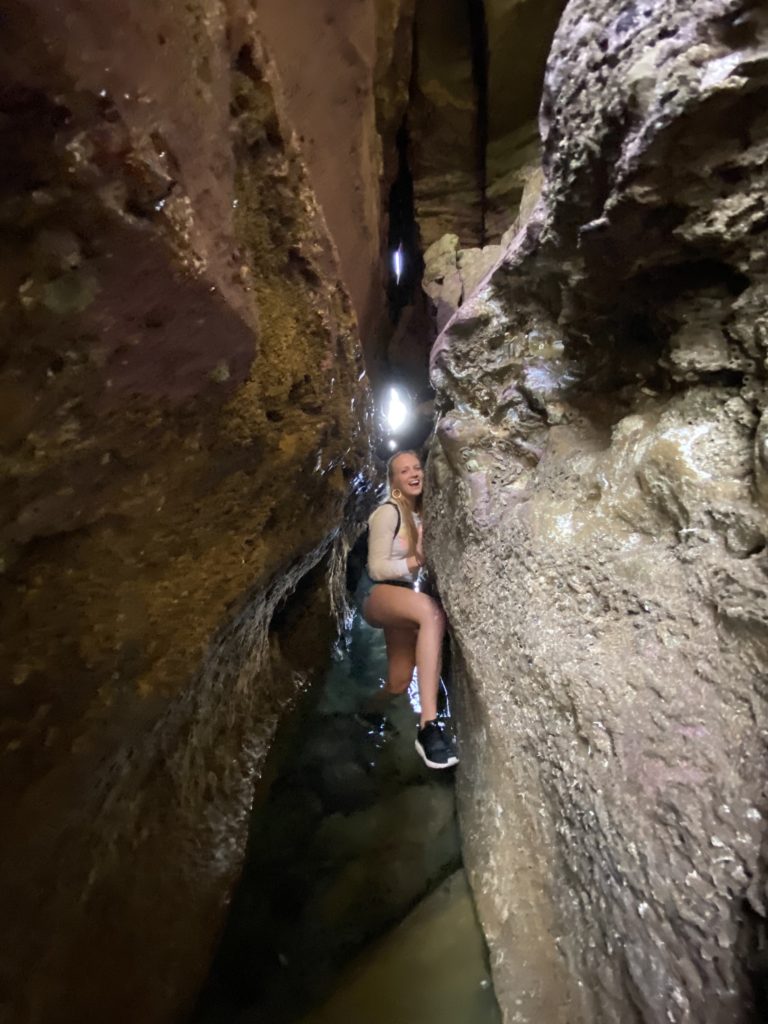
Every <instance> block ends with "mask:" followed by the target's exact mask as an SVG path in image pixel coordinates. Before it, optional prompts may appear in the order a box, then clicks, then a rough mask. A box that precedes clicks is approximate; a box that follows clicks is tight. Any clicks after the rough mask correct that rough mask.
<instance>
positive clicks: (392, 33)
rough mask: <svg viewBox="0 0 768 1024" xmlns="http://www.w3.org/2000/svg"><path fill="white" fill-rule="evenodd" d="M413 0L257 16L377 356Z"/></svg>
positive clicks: (306, 4)
mask: <svg viewBox="0 0 768 1024" xmlns="http://www.w3.org/2000/svg"><path fill="white" fill-rule="evenodd" d="M414 2H415V0H364V2H362V3H361V2H359V0H343V2H341V3H339V0H299V2H298V3H292V4H291V8H290V16H287V11H286V6H285V3H284V2H282V0H258V4H257V7H258V12H259V23H260V25H261V28H262V31H263V32H264V36H265V40H266V43H267V45H268V47H269V50H270V53H271V55H272V57H273V59H274V61H275V64H276V66H277V70H278V72H279V74H280V79H281V81H282V83H283V87H284V93H285V104H286V112H287V114H288V116H289V117H290V120H291V123H292V124H293V125H294V127H295V129H296V131H297V133H298V134H299V136H300V142H301V149H302V153H303V155H304V158H305V160H306V162H307V165H308V169H309V175H310V180H311V182H312V185H313V188H314V190H315V192H316V195H317V198H318V201H319V203H320V206H321V207H322V210H323V214H324V216H325V219H326V222H327V224H328V227H329V230H330V232H331V234H332V236H333V238H334V241H335V243H336V246H337V248H338V252H339V259H340V263H341V270H342V273H343V276H344V281H345V283H346V284H347V287H348V288H349V292H350V296H351V298H352V303H353V306H354V308H355V312H356V314H357V319H358V323H359V325H360V331H361V336H362V339H363V342H364V344H365V345H366V358H367V362H368V364H369V365H370V366H375V363H376V356H377V353H376V352H375V350H374V349H375V343H376V341H377V339H378V335H377V331H378V329H379V327H380V323H379V322H380V320H381V319H382V316H383V313H384V302H385V293H384V278H385V276H386V274H387V273H388V270H387V265H386V262H385V259H384V251H383V246H384V241H385V239H384V234H383V225H382V200H383V199H384V198H385V197H386V193H387V191H388V189H389V185H390V184H391V183H392V180H393V178H394V176H395V174H396V171H397V167H396V162H395V163H393V158H394V155H395V144H394V140H395V133H396V131H397V129H398V127H399V125H400V122H401V121H402V118H403V114H404V111H405V104H406V101H407V84H408V81H409V78H410V63H411V51H412V33H413V26H412V22H413V7H414Z"/></svg>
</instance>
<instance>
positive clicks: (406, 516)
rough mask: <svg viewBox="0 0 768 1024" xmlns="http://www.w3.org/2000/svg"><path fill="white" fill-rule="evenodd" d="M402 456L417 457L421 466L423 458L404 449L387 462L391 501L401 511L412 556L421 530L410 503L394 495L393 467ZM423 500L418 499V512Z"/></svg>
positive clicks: (420, 496)
mask: <svg viewBox="0 0 768 1024" xmlns="http://www.w3.org/2000/svg"><path fill="white" fill-rule="evenodd" d="M401 455H413V456H415V458H417V459H418V460H419V464H421V456H420V455H419V453H418V452H415V451H414V450H413V448H403V449H402V451H399V452H395V454H394V455H392V456H391V457H390V458H389V460H388V461H387V483H388V484H389V500H390V501H394V502H395V504H396V505H397V507H398V508H399V509H400V520H401V522H402V523H403V524H404V525H405V532H406V534H407V535H408V555H409V556H410V555H415V554H416V547H417V544H418V541H419V528H418V527H417V525H416V520H415V519H414V518H413V512H412V510H411V506H410V505H409V503H408V502H407V501H406V500H405V498H404V497H403V496H402V494H401V495H400V497H399V498H397V497H395V495H394V494H393V493H392V473H393V466H394V464H395V459H399V458H400V456H401ZM395 490H397V488H395ZM421 499H422V495H421V494H420V495H419V496H418V498H417V499H416V511H417V512H421Z"/></svg>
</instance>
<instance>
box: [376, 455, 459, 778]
mask: <svg viewBox="0 0 768 1024" xmlns="http://www.w3.org/2000/svg"><path fill="white" fill-rule="evenodd" d="M387 477H388V480H389V498H388V499H387V501H385V502H384V504H382V505H379V507H378V508H377V509H376V511H375V512H374V513H373V514H372V515H371V517H370V519H369V520H368V577H369V587H370V589H369V591H368V593H367V594H366V595H365V596H364V598H363V601H362V605H361V610H362V613H363V618H364V619H365V621H366V622H367V623H368V624H369V625H370V626H375V627H377V628H380V629H383V630H384V637H385V639H386V643H387V662H388V672H387V682H386V686H385V688H384V692H385V693H386V694H389V695H395V694H398V693H403V691H404V690H407V689H408V685H409V683H410V681H411V677H412V675H413V669H414V667H416V668H417V669H418V675H419V698H420V702H421V718H420V721H419V729H418V732H417V733H416V750H417V751H418V753H419V754H420V755H421V757H422V759H423V760H424V763H425V764H426V765H427V766H428V767H429V768H450V767H451V766H452V765H454V764H457V763H458V760H459V759H458V757H457V756H456V753H455V751H454V749H453V746H452V744H451V742H450V740H449V739H448V738H447V737H446V736H444V735H443V731H442V728H441V725H440V723H439V722H438V720H437V691H438V685H439V680H440V656H441V648H442V644H443V635H444V633H445V614H444V613H443V610H442V608H441V607H440V605H439V604H438V603H437V601H435V599H434V598H432V597H429V596H428V595H427V594H422V593H419V592H418V591H417V590H415V589H414V586H415V583H416V579H417V577H418V572H419V569H420V568H421V566H422V565H424V551H423V547H422V535H421V517H420V514H419V513H420V511H421V501H422V490H423V486H424V473H423V471H422V468H421V462H420V460H419V457H418V455H417V454H416V452H413V451H403V452H397V453H396V454H395V455H393V456H392V458H391V459H390V460H389V463H388V465H387Z"/></svg>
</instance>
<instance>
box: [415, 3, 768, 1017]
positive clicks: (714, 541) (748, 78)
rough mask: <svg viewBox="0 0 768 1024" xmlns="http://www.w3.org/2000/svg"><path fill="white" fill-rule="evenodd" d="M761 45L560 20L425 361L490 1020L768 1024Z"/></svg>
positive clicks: (436, 532)
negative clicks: (524, 137)
mask: <svg viewBox="0 0 768 1024" xmlns="http://www.w3.org/2000/svg"><path fill="white" fill-rule="evenodd" d="M767 35H768V24H767V23H766V15H765V10H764V7H763V6H762V5H756V4H749V3H746V2H726V0H706V2H702V3H699V4H696V5H687V4H685V5H683V4H678V3H673V2H667V0H648V2H646V3H643V4H631V3H626V4H623V5H622V4H616V3H613V2H608V0H602V2H600V0H598V2H595V0H590V2H589V3H587V2H586V0H573V2H571V3H570V4H569V6H568V8H567V9H566V12H565V14H564V17H563V21H562V22H561V24H560V27H559V29H558V32H557V35H556V37H555V42H554V45H553V49H552V53H551V56H550V59H549V64H548V70H547V76H546V88H545V95H544V99H543V104H542V127H543V137H544V173H545V183H544V199H543V201H542V202H541V203H540V205H539V207H538V209H537V211H536V214H535V215H534V218H533V220H532V221H531V222H530V223H529V225H528V228H527V229H526V231H525V232H524V233H522V234H521V235H520V236H518V238H517V239H516V240H515V242H514V243H513V244H512V245H511V247H510V248H509V249H508V251H507V252H506V254H505V255H504V257H503V258H502V259H501V260H500V262H499V265H498V267H497V269H496V270H495V271H494V272H493V273H492V275H491V277H490V278H489V279H488V280H487V281H486V282H485V283H484V284H483V285H482V286H481V287H480V289H479V290H478V291H477V292H476V293H475V295H474V296H473V297H472V298H471V299H470V300H469V301H468V302H466V303H465V304H464V305H463V306H462V307H461V309H460V310H459V311H458V313H457V314H456V316H455V317H454V318H453V320H452V321H451V322H450V324H449V325H448V327H447V329H446V331H445V332H444V334H443V336H442V337H441V338H440V339H439V340H438V343H437V345H436V348H435V351H434V353H433V359H434V362H433V375H434V380H435V383H436V384H437V386H438V389H439V399H440V401H441V402H442V406H443V409H444V410H445V412H444V415H443V418H442V420H441V422H440V424H439V427H438V439H437V441H436V442H435V445H434V449H433V453H432V455H433V457H432V458H431V459H430V476H431V480H430V486H431V495H432V497H431V501H430V504H429V509H430V522H429V540H430V550H431V552H432V557H433V559H434V562H435V564H436V568H437V571H438V576H439V583H440V589H441V593H442V596H443V599H444V601H445V603H446V606H447V609H448V612H449V616H450V619H451V622H452V627H453V630H454V636H455V639H456V641H457V644H458V647H459V652H460V659H459V660H460V664H461V672H460V675H461V677H462V680H463V688H462V689H463V696H462V701H463V717H464V721H463V731H462V741H463V763H462V778H461V810H462V818H463V827H464V832H465V841H466V843H467V853H468V860H469V868H470V873H471V877H472V881H473V886H474V889H475V892H476V894H477V897H478V900H479V910H480V914H481V917H482V919H483V922H484V924H485V927H486V930H487V934H488V938H489V941H490V944H491V949H492V957H493V961H494V970H495V977H496V982H497V991H498V994H499V999H500V1002H501V1003H502V1007H503V1009H504V1012H505V1014H506V1017H505V1019H507V1020H510V1021H511V1020H515V1021H522V1020H529V1021H536V1022H537V1024H538V1022H541V1021H549V1020H574V1019H577V1017H578V1016H579V1014H581V1015H582V1016H583V1018H584V1019H585V1020H589V1021H606V1022H608V1021H610V1022H614V1021H619V1020H620V1021H622V1022H623V1021H634V1020H637V1021H645V1022H658V1021H674V1022H681V1024H682V1022H689V1021H697V1022H706V1024H719V1022H723V1024H725V1022H729V1024H732V1022H736V1021H739V1022H741V1021H745V1022H746V1021H751V1020H758V1019H761V1020H762V1019H764V1017H765V1003H764V1000H765V990H764V988H762V989H761V983H760V982H759V981H757V982H756V983H755V984H753V982H755V981H756V977H757V975H759V974H760V972H762V973H763V977H764V972H765V965H764V963H761V961H760V957H759V955H758V951H759V949H760V948H764V942H765V912H766V905H765V899H766V873H765V861H764V856H765V847H764V843H765V838H764V837H765V815H766V813H768V807H766V801H765V791H764V778H765V769H766V744H765V738H766V727H767V726H768V721H767V716H766V689H765V679H766V676H767V675H768V664H767V663H768V588H767V587H766V568H767V567H768V566H767V565H766V554H765V532H766V511H767V509H768V505H767V499H766V484H765V480H766V470H767V468H768V461H767V460H766V452H765V448H766V444H765V437H766V428H765V424H766V413H765V412H764V409H765V399H766V390H765V383H764V381H765V373H766V356H767V355H768V351H767V349H768V341H767V339H768V293H767V287H768V281H767V280H766V275H767V274H768V262H767V260H766V249H767V244H766V243H767V242H768V238H767V236H766V231H767V230H768V206H766V199H765V195H766V185H767V184H768V182H767V181H766V166H767V164H766V155H768V113H766V111H767V110H768V106H767V105H766V98H767V97H768V74H767V72H766V69H767V68H768V38H767Z"/></svg>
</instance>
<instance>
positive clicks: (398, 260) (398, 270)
mask: <svg viewBox="0 0 768 1024" xmlns="http://www.w3.org/2000/svg"><path fill="white" fill-rule="evenodd" d="M392 269H393V270H394V272H395V284H400V277H401V275H402V273H403V247H402V245H398V247H397V248H396V249H395V251H394V252H393V253H392Z"/></svg>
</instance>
